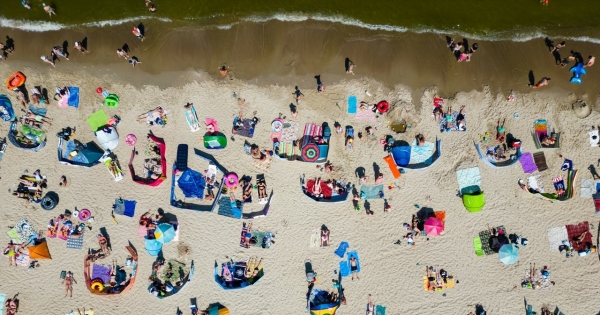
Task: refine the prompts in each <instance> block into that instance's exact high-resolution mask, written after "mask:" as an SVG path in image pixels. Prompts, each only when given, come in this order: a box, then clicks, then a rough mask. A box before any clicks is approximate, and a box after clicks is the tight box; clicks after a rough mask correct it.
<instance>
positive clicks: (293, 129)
mask: <svg viewBox="0 0 600 315" xmlns="http://www.w3.org/2000/svg"><path fill="white" fill-rule="evenodd" d="M299 130H300V124H299V123H297V122H293V121H288V120H284V121H283V128H282V129H281V139H279V141H280V142H284V143H292V141H294V140H297V139H298V131H299Z"/></svg>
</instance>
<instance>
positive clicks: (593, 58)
mask: <svg viewBox="0 0 600 315" xmlns="http://www.w3.org/2000/svg"><path fill="white" fill-rule="evenodd" d="M594 62H596V57H594V56H589V57H588V62H587V63H586V64H585V66H584V67H586V68H587V67H591V66H593V65H594Z"/></svg>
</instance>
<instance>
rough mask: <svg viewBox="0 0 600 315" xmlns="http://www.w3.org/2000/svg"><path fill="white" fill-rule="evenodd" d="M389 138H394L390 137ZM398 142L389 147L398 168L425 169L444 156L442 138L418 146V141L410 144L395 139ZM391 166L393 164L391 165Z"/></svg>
mask: <svg viewBox="0 0 600 315" xmlns="http://www.w3.org/2000/svg"><path fill="white" fill-rule="evenodd" d="M388 139H393V138H391V137H389V138H388ZM395 142H396V144H398V143H400V144H398V145H394V146H392V147H391V150H390V149H388V152H390V155H391V156H392V157H393V160H394V163H395V164H396V168H398V167H402V168H404V169H408V170H424V169H427V168H429V167H430V166H432V165H433V164H434V163H435V162H437V161H438V160H439V158H440V157H441V156H442V140H441V139H437V138H436V139H435V143H432V142H425V144H424V145H423V146H421V147H420V146H418V145H417V142H416V141H413V143H412V144H410V145H409V144H408V143H406V142H405V141H395ZM390 168H391V166H390Z"/></svg>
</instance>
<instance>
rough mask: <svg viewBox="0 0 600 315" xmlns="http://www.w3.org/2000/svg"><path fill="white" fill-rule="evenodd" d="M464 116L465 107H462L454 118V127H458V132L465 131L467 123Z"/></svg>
mask: <svg viewBox="0 0 600 315" xmlns="http://www.w3.org/2000/svg"><path fill="white" fill-rule="evenodd" d="M466 114H467V112H466V110H465V105H462V106H461V107H460V110H459V111H458V116H456V125H457V126H458V130H460V131H465V127H466V125H467V122H466V119H465V115H466Z"/></svg>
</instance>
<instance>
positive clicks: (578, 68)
mask: <svg viewBox="0 0 600 315" xmlns="http://www.w3.org/2000/svg"><path fill="white" fill-rule="evenodd" d="M569 72H571V73H573V77H572V78H571V80H570V81H569V82H571V83H577V84H581V83H583V82H582V81H581V76H582V75H584V74H587V71H586V70H585V68H584V67H583V63H581V62H579V63H577V64H576V65H575V66H574V67H572V68H571V69H569Z"/></svg>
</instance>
